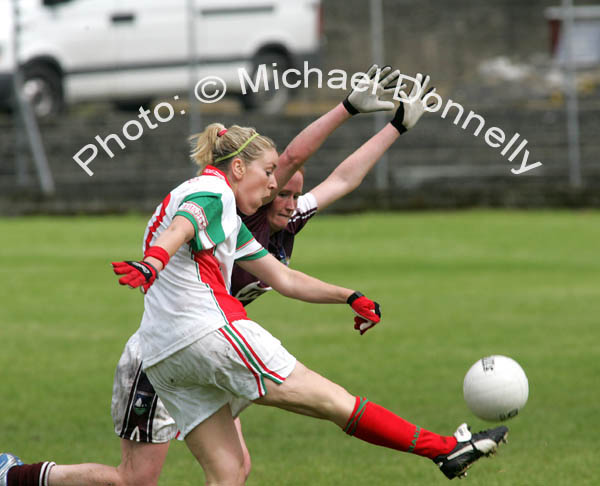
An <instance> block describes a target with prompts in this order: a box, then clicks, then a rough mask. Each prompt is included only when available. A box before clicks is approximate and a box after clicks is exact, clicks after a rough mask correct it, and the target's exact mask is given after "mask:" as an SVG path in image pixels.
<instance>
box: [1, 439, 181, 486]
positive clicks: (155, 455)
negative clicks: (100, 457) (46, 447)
mask: <svg viewBox="0 0 600 486" xmlns="http://www.w3.org/2000/svg"><path fill="white" fill-rule="evenodd" d="M168 450H169V443H168V442H166V443H163V444H148V443H143V442H135V441H130V440H125V439H122V441H121V452H122V455H121V464H120V465H119V466H118V467H112V466H106V465H104V464H93V463H89V464H73V465H55V464H54V463H53V462H40V463H37V464H23V465H19V464H15V465H14V467H11V469H10V471H8V473H7V476H6V482H5V483H4V484H5V485H6V486H23V485H29V484H36V485H37V484H41V485H44V486H106V485H110V486H154V485H157V484H158V478H159V476H160V472H161V470H162V467H163V464H164V462H165V458H166V456H167V451H168ZM1 481H2V479H1V478H0V484H3V483H2V482H1ZM4 484H3V486H4Z"/></svg>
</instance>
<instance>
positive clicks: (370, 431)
mask: <svg viewBox="0 0 600 486" xmlns="http://www.w3.org/2000/svg"><path fill="white" fill-rule="evenodd" d="M265 384H266V388H267V394H266V395H265V396H264V397H262V398H259V399H258V400H256V401H255V402H256V403H259V404H262V405H270V406H276V407H279V408H283V409H286V410H290V411H293V412H296V413H301V414H304V415H309V416H312V417H317V418H321V419H325V420H330V421H331V422H333V423H335V424H337V425H338V426H339V427H341V428H342V429H343V430H344V431H345V432H346V433H347V434H349V435H353V436H354V437H357V438H359V439H362V440H364V441H366V442H369V443H371V444H375V445H379V446H383V447H388V448H391V449H396V450H399V451H403V452H410V453H413V454H417V455H420V456H423V457H428V458H430V459H432V460H434V461H435V462H436V463H437V464H438V465H439V466H440V467H441V469H442V472H444V474H446V475H447V476H448V477H455V476H459V475H461V474H462V473H464V470H465V469H466V468H467V467H469V466H470V464H471V463H472V462H474V461H475V460H477V459H478V458H479V457H481V456H482V455H484V454H490V453H492V452H493V451H495V449H496V447H497V446H498V443H499V442H500V441H501V440H503V439H504V438H505V437H506V433H507V429H506V427H498V428H497V429H492V430H490V431H485V432H484V433H482V434H476V435H474V436H471V434H470V433H469V432H468V430H467V429H466V426H464V427H463V426H461V427H459V430H457V432H456V434H455V436H442V435H439V434H436V433H433V432H431V431H429V430H426V429H423V428H421V427H419V426H417V425H414V424H412V423H410V422H408V421H406V420H404V419H403V418H401V417H399V416H398V415H396V414H394V413H392V412H390V411H389V410H387V409H385V408H383V407H381V406H379V405H377V404H375V403H373V402H370V401H368V400H367V399H365V398H361V397H353V396H352V395H350V394H349V393H348V392H347V391H346V390H345V389H343V388H342V387H340V386H339V385H337V384H335V383H333V382H331V381H329V380H327V379H326V378H324V377H322V376H321V375H319V374H317V373H315V372H314V371H312V370H309V369H308V368H306V367H305V366H303V365H302V364H301V363H297V365H296V367H295V368H294V371H292V373H291V374H290V375H289V376H288V377H287V379H286V380H285V381H284V382H283V383H281V384H277V383H274V382H271V381H266V383H265ZM472 439H474V440H475V441H477V443H476V444H477V445H473V443H472V442H471V441H472ZM450 453H452V456H454V455H455V454H457V453H459V454H458V456H457V457H455V458H454V457H449V454H450Z"/></svg>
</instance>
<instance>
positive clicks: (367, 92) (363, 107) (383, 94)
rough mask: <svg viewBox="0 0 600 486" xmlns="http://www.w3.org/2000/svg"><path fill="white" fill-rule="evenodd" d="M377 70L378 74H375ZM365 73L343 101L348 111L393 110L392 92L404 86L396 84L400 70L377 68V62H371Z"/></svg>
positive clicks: (351, 112)
mask: <svg viewBox="0 0 600 486" xmlns="http://www.w3.org/2000/svg"><path fill="white" fill-rule="evenodd" d="M378 72H379V75H377V73H378ZM366 74H367V76H366V78H365V77H364V76H363V77H362V78H361V79H360V80H359V81H357V82H356V83H355V84H356V88H355V89H353V90H352V91H351V92H350V94H349V95H348V96H347V97H346V99H345V100H344V101H343V104H344V107H345V108H346V110H348V113H350V114H351V115H356V114H357V113H372V112H374V111H389V110H393V109H394V108H395V106H396V105H395V104H394V102H393V101H391V100H392V98H393V95H394V93H395V92H396V91H400V90H401V89H402V88H406V86H404V85H403V86H400V87H397V86H396V85H397V84H398V78H399V77H400V71H398V70H397V69H396V70H395V71H392V68H391V67H390V66H384V67H383V68H381V69H379V66H377V64H373V65H372V66H371V67H370V68H369V70H368V71H367V73H366ZM367 78H368V79H367Z"/></svg>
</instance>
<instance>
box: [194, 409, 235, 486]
mask: <svg viewBox="0 0 600 486" xmlns="http://www.w3.org/2000/svg"><path fill="white" fill-rule="evenodd" d="M239 437H240V436H239V432H238V429H237V428H236V425H235V423H234V419H233V417H232V416H231V409H230V408H229V405H225V406H224V407H222V408H221V409H220V410H218V411H217V412H216V413H214V414H213V415H211V416H210V417H209V418H208V419H206V420H204V421H203V422H202V423H201V424H200V425H197V426H196V427H195V428H194V429H193V430H192V431H191V432H190V433H189V434H187V435H186V437H185V442H186V444H187V446H188V447H189V449H190V450H191V451H192V453H193V454H194V456H195V457H196V459H197V460H198V462H199V463H200V465H201V466H202V469H203V470H204V475H205V478H206V484H207V486H210V485H218V484H226V485H228V486H238V485H239V486H243V485H244V484H245V483H246V471H245V470H244V451H243V448H242V444H241V443H240V439H239Z"/></svg>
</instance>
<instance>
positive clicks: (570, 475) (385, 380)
mask: <svg viewBox="0 0 600 486" xmlns="http://www.w3.org/2000/svg"><path fill="white" fill-rule="evenodd" d="M146 220H147V216H125V217H104V218H95V217H94V218H92V217H78V218H42V217H40V218H37V217H36V218H23V219H4V220H0V234H2V250H1V251H0V275H1V278H2V282H3V283H2V292H1V298H0V299H1V303H2V305H1V307H0V341H1V343H2V346H1V348H0V370H1V377H2V379H1V382H0V411H1V413H0V451H11V452H13V453H15V454H18V455H19V456H21V458H22V459H24V460H25V461H26V462H37V461H41V460H54V461H56V462H57V463H61V464H65V463H80V462H99V463H105V464H112V465H116V464H118V462H119V460H120V449H119V440H118V439H117V438H116V436H115V435H114V433H113V432H112V421H111V418H110V398H111V387H112V378H113V372H114V368H115V365H116V363H117V360H118V358H119V356H120V354H121V351H122V348H123V346H124V344H125V342H126V340H127V338H128V337H129V335H130V334H132V333H133V332H134V331H135V329H136V328H137V326H138V323H139V319H140V316H141V312H142V298H141V294H139V293H138V292H137V291H129V290H127V289H125V288H122V287H120V286H119V285H117V281H116V280H117V279H116V277H115V276H114V275H113V274H112V271H111V267H110V261H111V260H120V259H137V258H139V257H140V251H141V250H140V249H141V238H142V233H143V230H144V227H145V224H146ZM598 241H600V213H597V212H491V211H474V212H456V213H455V212H448V213H371V214H362V215H358V216H318V217H316V218H315V219H314V220H313V221H312V222H311V223H310V224H309V225H308V226H307V227H306V229H305V230H304V231H303V232H302V233H301V235H300V236H299V237H298V239H297V245H296V248H295V251H294V256H293V258H292V266H293V267H294V268H297V269H300V270H303V271H305V272H307V273H311V274H313V275H315V276H318V277H319V278H322V279H324V280H327V281H331V282H334V283H338V284H340V285H344V286H346V287H351V288H357V289H359V290H361V291H362V292H363V293H365V294H366V295H367V296H369V297H371V298H373V299H375V300H377V301H379V303H380V304H381V307H382V311H383V322H382V323H381V324H380V325H378V326H377V327H376V328H375V329H374V330H371V331H369V332H368V333H367V334H365V335H364V336H362V337H360V336H359V335H358V334H357V333H356V332H355V331H354V330H353V329H352V313H351V312H350V310H349V309H348V308H347V307H346V306H343V305H341V306H327V305H311V304H305V303H301V302H296V301H291V300H289V299H285V298H283V297H281V296H279V295H277V294H275V293H272V294H271V295H267V296H265V297H262V298H261V299H259V300H258V301H257V302H255V303H254V304H252V305H251V306H249V307H248V313H249V315H250V317H251V318H253V319H254V320H256V321H258V322H260V323H261V324H262V325H263V326H264V327H266V328H267V329H269V330H270V331H271V332H272V333H273V334H274V335H276V336H277V337H279V338H280V339H281V340H282V341H283V343H284V344H285V345H286V347H287V348H288V349H289V350H290V351H291V352H292V353H294V354H295V355H296V356H297V357H298V358H299V359H300V360H301V361H302V362H304V363H305V364H306V365H308V366H309V367H311V368H313V369H315V370H316V371H318V372H320V373H322V374H324V375H325V376H327V377H328V378H330V379H332V380H334V381H336V382H338V383H340V384H341V385H343V386H345V387H346V388H347V389H348V390H349V391H350V392H351V393H355V394H360V395H363V396H366V397H368V398H369V399H370V400H372V401H375V402H377V403H380V404H381V405H384V406H386V407H388V408H390V409H391V410H393V411H395V412H397V413H398V414H400V415H401V416H403V417H405V418H406V419H408V420H411V421H413V422H415V423H417V424H419V425H421V426H423V427H426V428H429V429H432V430H435V431H438V432H441V433H448V434H451V433H452V432H453V431H454V429H455V428H456V426H457V425H458V424H459V423H461V422H462V421H468V422H470V423H471V424H472V426H473V428H474V429H475V430H478V429H479V428H483V427H487V426H489V424H486V423H484V422H482V421H480V420H478V419H476V418H475V417H474V416H473V415H472V414H471V413H470V412H469V411H468V410H467V408H466V405H465V404H464V401H463V398H462V379H463V377H464V374H465V372H466V371H467V369H468V368H469V367H470V366H471V364H472V363H474V362H475V361H476V360H477V359H478V358H480V357H482V356H485V355H488V354H505V355H508V356H510V357H512V358H514V359H516V360H517V361H518V362H519V363H520V364H521V365H522V366H523V368H524V369H525V372H526V373H527V375H528V378H529V382H530V397H529V402H528V404H527V406H526V407H525V409H524V410H523V411H522V413H521V414H520V415H519V416H518V417H516V418H515V419H513V420H511V421H509V422H508V423H507V425H508V426H509V427H510V429H511V431H510V434H509V443H508V445H505V446H502V447H501V449H500V451H499V453H498V456H497V457H496V458H493V459H482V460H481V461H479V463H478V464H476V465H475V466H474V467H473V469H472V470H471V472H470V474H469V478H468V481H469V484H472V485H484V484H485V485H486V486H492V485H511V486H512V485H571V484H576V485H592V484H597V455H598V453H597V450H598V449H597V436H598V430H599V428H600V427H599V426H600V419H599V418H598V403H599V401H600V378H599V377H600V365H599V363H600V342H599V341H600V340H599V337H600V330H599V328H598V316H599V315H600V295H599V293H600V292H599V287H598V280H599V276H600V272H599V270H600V262H599V259H598ZM242 423H243V426H244V432H245V436H246V440H247V443H248V447H249V449H250V452H251V455H252V459H253V471H252V474H251V476H250V480H249V481H248V485H249V486H258V485H260V486H263V485H269V486H270V485H302V486H304V485H307V484H314V485H336V486H337V485H342V484H343V485H388V484H390V485H391V484H419V485H432V484H446V482H447V479H446V478H445V477H443V475H442V474H440V473H439V472H438V471H437V470H436V468H435V467H434V466H433V465H432V464H431V463H429V461H428V460H425V459H422V458H418V457H415V456H412V455H408V454H402V453H398V452H395V451H389V450H385V449H382V448H377V447H374V446H371V445H368V444H365V443H362V442H361V441H359V440H357V439H353V438H349V437H347V436H345V435H344V434H343V433H342V432H341V431H340V430H338V429H337V427H335V426H334V425H331V424H329V423H325V422H320V421H316V420H313V419H309V418H304V417H300V416H295V415H292V414H290V413H287V412H283V411H280V410H275V409H269V408H264V407H259V406H253V407H251V408H250V409H248V410H247V411H246V412H244V414H243V415H242ZM201 482H202V472H201V469H200V467H199V466H198V465H197V464H196V463H195V461H194V460H193V458H192V456H191V454H190V453H189V452H188V451H187V449H186V447H185V446H184V445H183V444H181V443H176V444H173V445H172V446H171V449H170V452H169V456H168V458H167V462H166V465H165V469H164V470H163V474H162V476H161V481H160V484H161V485H170V486H186V485H192V484H194V485H195V484H201Z"/></svg>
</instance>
